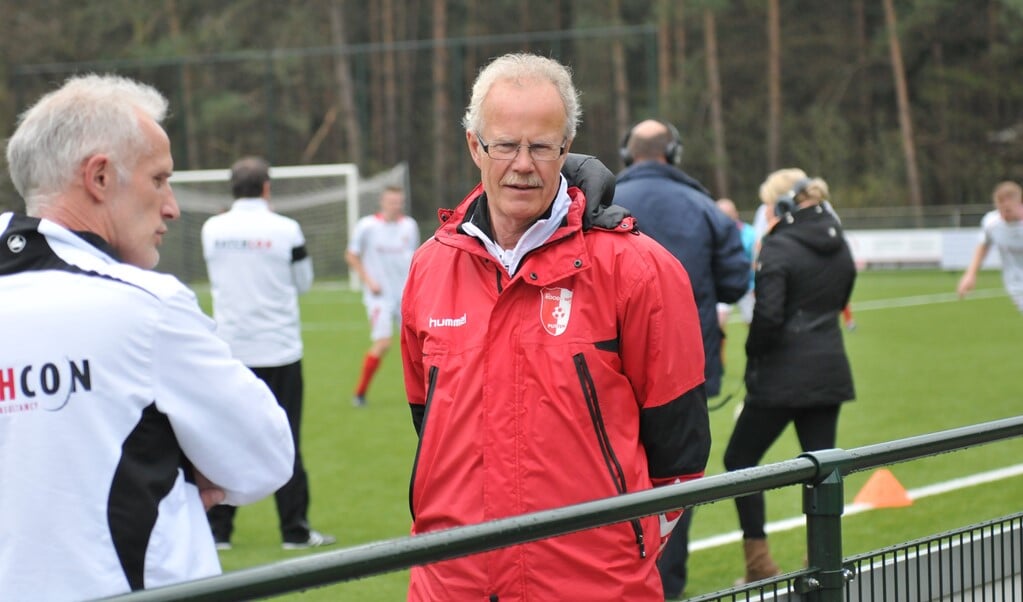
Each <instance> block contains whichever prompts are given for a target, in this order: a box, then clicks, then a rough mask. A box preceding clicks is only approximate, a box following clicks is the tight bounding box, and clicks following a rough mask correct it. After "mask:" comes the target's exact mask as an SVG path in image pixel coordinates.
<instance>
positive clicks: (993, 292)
mask: <svg viewBox="0 0 1023 602" xmlns="http://www.w3.org/2000/svg"><path fill="white" fill-rule="evenodd" d="M1004 296H1006V292H1005V290H1004V289H1001V288H986V289H980V290H975V291H970V293H969V294H968V295H966V298H965V299H963V301H970V300H976V299H991V298H993V297H1004ZM954 301H959V295H958V294H956V293H955V292H949V293H933V294H930V295H914V296H912V297H896V298H892V299H873V300H870V301H857V302H855V303H853V304H852V310H853V313H854V314H855V313H856V312H858V311H871V310H875V309H893V308H898V307H916V306H918V305H932V304H935V303H952V302H954ZM741 321H742V316H741V315H740V314H739V313H738V312H737V311H734V312H733V313H732V315H730V316H729V317H728V322H729V323H731V322H741Z"/></svg>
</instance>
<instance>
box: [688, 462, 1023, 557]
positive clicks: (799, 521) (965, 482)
mask: <svg viewBox="0 0 1023 602" xmlns="http://www.w3.org/2000/svg"><path fill="white" fill-rule="evenodd" d="M1020 475H1023V464H1016V465H1014V466H1008V467H1006V468H998V469H995V470H990V471H987V472H981V473H977V474H974V475H970V476H968V477H962V478H958V479H952V480H950V481H944V482H942V483H935V484H934V485H927V486H926V487H920V488H917V489H911V490H909V491H907V492H906V493H907V494H908V495H909V499H911V500H918V499H920V498H925V497H929V496H932V495H940V494H942V493H948V492H950V491H955V490H957V489H965V488H966V487H974V486H976V485H983V484H984V483H991V482H993V481H1000V480H1002V479H1009V478H1012V477H1018V476H1020ZM873 509H874V507H873V506H871V505H869V504H856V503H851V504H846V505H845V511H844V514H843V516H849V515H851V514H859V513H861V512H866V511H867V510H873ZM805 525H806V517H805V516H796V517H793V518H786V519H783V520H779V521H773V522H769V523H767V525H766V527H765V530H766V531H767V532H768V533H777V532H779V531H789V530H791V529H798V528H800V527H803V526H805ZM738 541H742V531H731V532H728V533H722V534H720V535H712V536H711V537H705V538H703V539H699V540H696V541H692V542H690V543H689V551H690V552H695V551H696V550H705V549H708V548H713V547H717V546H722V545H725V544H729V543H735V542H738Z"/></svg>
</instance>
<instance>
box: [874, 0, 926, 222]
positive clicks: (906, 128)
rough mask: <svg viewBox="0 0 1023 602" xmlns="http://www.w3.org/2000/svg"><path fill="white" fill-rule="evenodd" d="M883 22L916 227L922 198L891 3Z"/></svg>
mask: <svg viewBox="0 0 1023 602" xmlns="http://www.w3.org/2000/svg"><path fill="white" fill-rule="evenodd" d="M883 2H884V20H885V25H886V26H887V27H888V49H889V51H890V53H891V60H892V78H893V79H894V80H895V99H896V102H897V103H898V113H899V129H900V130H901V132H902V151H903V154H904V155H905V159H906V180H907V183H908V185H909V204H910V206H911V207H914V208H915V209H916V214H917V225H919V224H920V221H921V217H920V210H921V208H922V207H923V196H922V194H921V192H920V176H919V175H918V173H917V165H916V146H915V145H914V142H913V121H912V118H911V116H910V112H909V92H908V90H907V88H906V70H905V67H903V64H902V47H901V46H900V45H899V35H898V22H897V20H896V16H895V7H894V6H893V4H892V0H883Z"/></svg>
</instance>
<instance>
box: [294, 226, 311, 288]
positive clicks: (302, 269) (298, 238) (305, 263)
mask: <svg viewBox="0 0 1023 602" xmlns="http://www.w3.org/2000/svg"><path fill="white" fill-rule="evenodd" d="M294 226H295V232H294V235H293V236H294V238H295V242H294V244H293V245H292V255H291V281H292V282H293V283H295V289H296V290H297V291H298V294H300V295H301V294H303V293H305V292H308V291H309V289H310V288H312V286H313V258H312V257H310V256H309V252H308V249H306V246H305V235H304V234H302V227H301V226H299V225H298V222H294ZM296 249H301V251H302V256H301V257H298V258H296V257H295V250H296Z"/></svg>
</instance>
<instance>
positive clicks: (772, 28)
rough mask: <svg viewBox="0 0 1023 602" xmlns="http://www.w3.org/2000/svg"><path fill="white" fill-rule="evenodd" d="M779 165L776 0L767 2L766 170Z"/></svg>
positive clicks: (779, 106)
mask: <svg viewBox="0 0 1023 602" xmlns="http://www.w3.org/2000/svg"><path fill="white" fill-rule="evenodd" d="M780 165H781V17H780V10H779V8H778V0H768V2H767V171H768V172H772V171H774V170H776V169H778V168H779V166H780Z"/></svg>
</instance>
